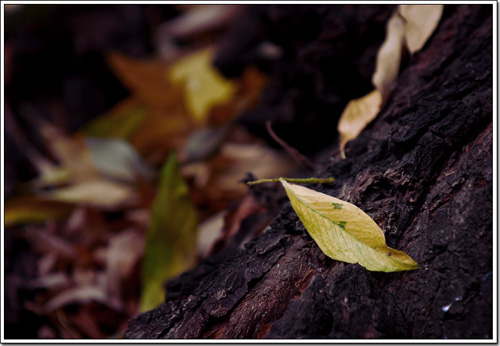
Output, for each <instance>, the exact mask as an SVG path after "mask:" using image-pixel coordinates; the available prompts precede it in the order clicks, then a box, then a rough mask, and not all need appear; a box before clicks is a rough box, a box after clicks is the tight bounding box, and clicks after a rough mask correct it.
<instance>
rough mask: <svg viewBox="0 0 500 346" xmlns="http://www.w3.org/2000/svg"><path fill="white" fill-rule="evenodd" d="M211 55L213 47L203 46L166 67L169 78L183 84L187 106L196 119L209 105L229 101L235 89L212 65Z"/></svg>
mask: <svg viewBox="0 0 500 346" xmlns="http://www.w3.org/2000/svg"><path fill="white" fill-rule="evenodd" d="M212 56H213V52H212V50H210V49H207V50H202V51H199V52H196V53H193V54H191V55H188V56H187V57H184V58H182V59H180V60H179V61H177V62H176V63H175V64H173V65H172V66H171V67H170V69H169V78H170V80H171V81H172V82H173V83H174V84H176V85H178V84H180V85H182V86H183V87H184V89H185V95H186V98H185V99H186V102H187V108H188V109H189V111H190V113H191V114H192V115H193V117H194V118H195V119H196V120H198V121H203V120H205V118H206V116H207V114H208V112H209V110H210V109H211V107H212V106H214V105H217V104H221V103H224V102H227V101H229V100H230V99H231V97H232V95H233V94H234V90H235V87H234V86H233V83H232V82H230V81H228V80H226V79H224V78H223V77H222V76H221V75H220V74H219V73H218V72H217V71H216V70H215V69H214V68H213V67H212V63H211V62H212Z"/></svg>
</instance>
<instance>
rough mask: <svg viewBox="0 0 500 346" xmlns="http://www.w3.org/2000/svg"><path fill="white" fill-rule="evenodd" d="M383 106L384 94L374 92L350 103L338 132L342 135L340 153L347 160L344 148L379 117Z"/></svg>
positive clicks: (377, 91) (342, 117)
mask: <svg viewBox="0 0 500 346" xmlns="http://www.w3.org/2000/svg"><path fill="white" fill-rule="evenodd" d="M381 105H382V93H381V92H380V91H379V90H373V91H372V92H371V93H369V94H368V95H365V96H363V97H362V98H360V99H356V100H352V101H350V102H349V103H348V104H347V106H346V108H345V109H344V112H343V113H342V115H341V117H340V120H339V124H338V127H337V128H338V131H339V133H340V152H341V155H342V157H343V158H345V154H344V147H345V145H346V143H347V142H349V141H350V140H352V139H354V138H356V137H357V136H358V135H359V134H360V132H361V131H363V129H364V128H365V127H366V125H368V124H369V123H370V122H371V121H372V120H373V119H375V117H376V116H377V114H378V112H379V110H380V106H381Z"/></svg>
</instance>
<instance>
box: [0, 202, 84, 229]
mask: <svg viewBox="0 0 500 346" xmlns="http://www.w3.org/2000/svg"><path fill="white" fill-rule="evenodd" d="M74 207H75V206H74V205H72V204H69V203H64V202H59V201H50V200H46V199H42V198H38V197H34V196H26V197H13V198H11V199H8V200H6V201H5V210H4V225H5V227H8V226H12V225H18V224H24V223H38V222H44V221H47V220H60V219H64V218H66V217H68V216H69V215H70V213H71V211H72V210H73V209H74Z"/></svg>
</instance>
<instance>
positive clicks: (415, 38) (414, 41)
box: [399, 4, 444, 54]
mask: <svg viewBox="0 0 500 346" xmlns="http://www.w3.org/2000/svg"><path fill="white" fill-rule="evenodd" d="M443 9H444V5H420V4H419V5H399V13H400V14H401V16H402V17H403V18H404V19H405V20H406V24H405V38H406V46H407V47H408V50H409V51H410V53H411V54H414V53H415V52H417V51H419V50H420V49H422V47H423V46H424V45H425V42H427V40H428V39H429V37H430V36H431V35H432V33H433V32H434V30H435V29H436V27H437V26H438V24H439V21H440V20H441V15H442V14H443Z"/></svg>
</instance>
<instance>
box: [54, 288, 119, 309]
mask: <svg viewBox="0 0 500 346" xmlns="http://www.w3.org/2000/svg"><path fill="white" fill-rule="evenodd" d="M90 301H96V302H99V303H102V304H104V305H108V306H110V307H112V308H115V309H116V310H120V309H121V306H120V305H119V304H118V303H117V302H116V301H110V299H109V298H108V295H107V293H106V291H105V289H103V288H102V287H99V286H80V287H73V288H70V289H68V290H64V291H62V292H61V293H59V294H57V295H56V296H54V297H53V298H52V299H51V300H49V301H48V302H47V304H45V311H46V312H50V311H54V310H56V309H59V308H61V307H64V306H66V305H68V304H73V303H83V304H86V303H89V302H90Z"/></svg>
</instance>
